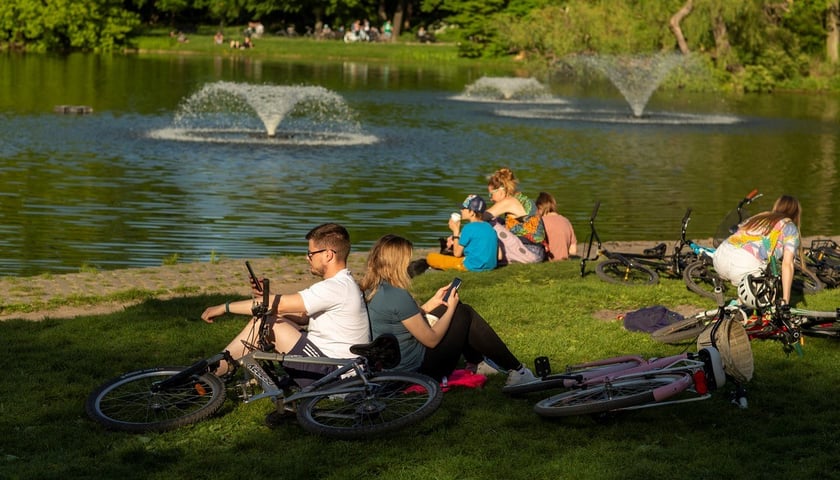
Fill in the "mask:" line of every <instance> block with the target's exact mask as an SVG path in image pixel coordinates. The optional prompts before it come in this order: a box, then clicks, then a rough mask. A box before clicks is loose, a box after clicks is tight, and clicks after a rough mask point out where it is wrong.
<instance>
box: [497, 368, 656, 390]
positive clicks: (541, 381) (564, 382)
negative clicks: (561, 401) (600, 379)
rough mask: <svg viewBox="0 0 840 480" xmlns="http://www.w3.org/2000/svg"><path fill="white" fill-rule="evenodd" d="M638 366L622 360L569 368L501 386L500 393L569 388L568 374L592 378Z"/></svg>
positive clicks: (572, 382) (571, 383)
mask: <svg viewBox="0 0 840 480" xmlns="http://www.w3.org/2000/svg"><path fill="white" fill-rule="evenodd" d="M637 366H639V362H634V361H624V362H616V363H610V364H608V365H597V366H590V367H584V368H574V367H572V368H569V369H567V370H566V371H565V372H563V373H558V374H552V375H546V376H545V377H543V378H538V379H537V380H535V381H533V382H528V383H521V384H518V385H505V386H504V387H502V393H504V394H507V395H511V396H516V395H526V394H528V393H536V392H543V391H545V390H552V389H555V388H569V387H570V386H574V380H571V379H569V377H568V376H569V375H581V376H582V377H583V378H592V377H596V376H600V375H605V374H607V373H611V372H618V371H621V370H627V369H628V368H633V367H637Z"/></svg>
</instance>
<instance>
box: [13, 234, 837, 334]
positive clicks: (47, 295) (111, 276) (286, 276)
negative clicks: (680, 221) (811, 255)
mask: <svg viewBox="0 0 840 480" xmlns="http://www.w3.org/2000/svg"><path fill="white" fill-rule="evenodd" d="M812 238H816V237H807V238H805V239H804V241H803V245H804V246H806V247H807V246H809V245H810V244H811V239H812ZM819 238H830V239H832V240H834V241H836V242H838V243H840V236H833V237H819ZM698 241H699V242H700V243H701V244H703V245H711V244H712V242H711V239H704V240H698ZM656 243H657V242H652V241H632V242H631V241H626V242H605V243H604V247H605V248H607V249H610V250H615V251H629V252H641V251H642V250H643V249H645V248H648V247H651V246H653V245H655V244H656ZM664 243H665V244H666V245H668V252H669V253H670V252H671V250H672V248H673V245H674V243H675V242H674V241H673V240H669V241H665V242H664ZM578 252H579V253H580V254H584V253H585V245H583V244H580V245H578ZM426 253H427V252H426V251H416V252H415V257H416V258H421V257H423V256H425V254H426ZM366 259H367V252H358V253H352V254H351V255H350V260H349V262H348V263H349V267H350V271H351V272H353V274H354V276H356V277H357V278H361V275H362V274H363V273H364V266H365V261H366ZM251 265H252V266H253V267H254V270H255V271H256V273H257V275H260V276H263V277H265V278H269V279H270V280H271V289H272V290H275V291H279V292H296V291H299V290H301V289H303V288H305V287H307V286H309V285H311V284H312V283H314V282H315V281H316V280H317V278H316V277H314V276H312V275H311V274H310V273H309V267H308V262H307V261H306V259H305V258H304V257H303V255H298V256H283V257H278V258H263V259H254V260H252V261H251ZM0 292H2V297H0V298H2V301H0V321H2V320H8V319H12V318H18V319H26V320H42V319H44V318H72V317H76V316H79V315H91V314H94V315H97V314H105V313H110V312H114V311H117V310H120V309H122V308H125V307H127V306H130V305H133V304H136V303H138V302H140V301H142V300H125V301H116V300H109V301H102V300H101V299H102V298H111V299H113V298H116V297H118V296H120V295H122V296H124V297H126V298H137V297H143V299H145V298H159V299H168V298H174V297H178V296H185V295H202V294H229V295H240V296H241V295H249V294H250V289H249V287H248V276H247V270H246V269H245V265H244V261H243V260H223V261H220V262H218V263H187V264H178V265H171V266H161V267H147V268H132V269H125V270H114V271H105V272H83V273H70V274H64V275H40V276H37V277H0ZM45 305H49V307H45ZM52 305H55V307H52ZM10 307H11V308H10ZM10 310H14V311H10Z"/></svg>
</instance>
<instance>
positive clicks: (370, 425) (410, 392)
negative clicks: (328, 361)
mask: <svg viewBox="0 0 840 480" xmlns="http://www.w3.org/2000/svg"><path fill="white" fill-rule="evenodd" d="M367 381H368V385H367V386H365V383H364V382H363V381H362V379H361V378H348V379H345V380H340V381H339V382H337V383H335V384H331V385H327V386H325V387H324V388H325V392H324V393H323V394H322V395H316V396H312V397H308V398H304V399H303V400H301V401H300V404H299V405H298V408H297V418H298V421H299V422H300V424H301V426H303V428H304V429H306V430H307V431H309V432H312V433H316V434H320V435H328V436H331V437H337V438H345V439H352V438H362V437H369V436H375V435H379V434H382V433H387V432H391V431H394V430H398V429H400V428H403V427H405V426H407V425H411V424H414V423H417V422H419V421H420V420H423V419H424V418H426V417H428V416H429V415H431V414H432V413H434V411H435V410H437V408H438V407H439V406H440V403H441V401H442V400H443V393H442V392H441V390H440V384H438V382H437V381H435V380H434V379H432V378H429V377H427V376H425V375H421V374H419V373H411V372H380V373H374V374H371V375H370V376H368V377H367ZM360 389H361V390H360ZM348 390H356V391H353V392H351V393H343V392H347V391H348Z"/></svg>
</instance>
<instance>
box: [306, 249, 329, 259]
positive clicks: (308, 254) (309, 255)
mask: <svg viewBox="0 0 840 480" xmlns="http://www.w3.org/2000/svg"><path fill="white" fill-rule="evenodd" d="M327 250H330V249H329V248H322V249H320V250H315V251H314V252H310V251H308V250H307V251H306V258H308V259H310V260H312V257H314V256H315V255H318V254H319V253H324V252H326V251H327Z"/></svg>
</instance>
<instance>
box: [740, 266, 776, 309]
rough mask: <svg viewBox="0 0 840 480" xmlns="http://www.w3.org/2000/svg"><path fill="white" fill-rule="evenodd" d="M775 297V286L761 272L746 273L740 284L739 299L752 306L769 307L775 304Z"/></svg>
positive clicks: (756, 307)
mask: <svg viewBox="0 0 840 480" xmlns="http://www.w3.org/2000/svg"><path fill="white" fill-rule="evenodd" d="M774 297H775V292H774V291H773V287H772V286H771V285H770V284H769V283H768V282H767V281H766V279H765V278H764V276H763V274H761V273H758V274H752V273H750V274H747V275H744V278H742V279H741V283H739V284H738V300H740V301H741V303H742V304H744V305H746V306H748V307H750V308H754V309H758V308H766V307H769V306H770V305H772V304H773V299H774Z"/></svg>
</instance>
